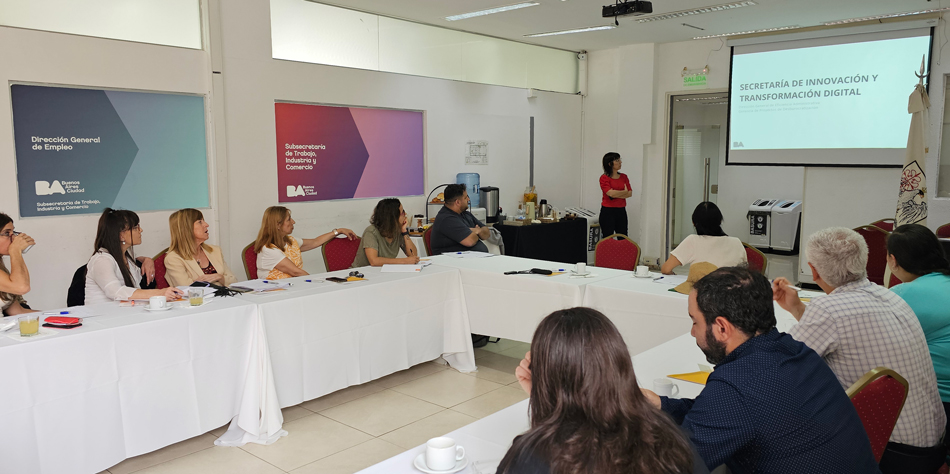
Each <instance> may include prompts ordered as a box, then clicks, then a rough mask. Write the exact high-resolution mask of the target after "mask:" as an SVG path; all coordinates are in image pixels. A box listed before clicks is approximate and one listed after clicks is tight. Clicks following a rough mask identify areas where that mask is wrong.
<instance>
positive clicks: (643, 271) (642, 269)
mask: <svg viewBox="0 0 950 474" xmlns="http://www.w3.org/2000/svg"><path fill="white" fill-rule="evenodd" d="M637 276H639V277H645V276H650V267H648V266H646V265H637Z"/></svg>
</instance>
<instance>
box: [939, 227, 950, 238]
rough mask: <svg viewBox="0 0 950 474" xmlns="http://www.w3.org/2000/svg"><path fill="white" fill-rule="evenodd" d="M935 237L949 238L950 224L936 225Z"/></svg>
mask: <svg viewBox="0 0 950 474" xmlns="http://www.w3.org/2000/svg"><path fill="white" fill-rule="evenodd" d="M937 237H939V238H941V239H950V224H944V225H942V226H940V227H937Z"/></svg>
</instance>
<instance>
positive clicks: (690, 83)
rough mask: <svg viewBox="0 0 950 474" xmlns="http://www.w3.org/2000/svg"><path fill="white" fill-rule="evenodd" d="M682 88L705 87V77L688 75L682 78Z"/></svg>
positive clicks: (702, 75) (703, 75)
mask: <svg viewBox="0 0 950 474" xmlns="http://www.w3.org/2000/svg"><path fill="white" fill-rule="evenodd" d="M683 87H701V88H704V87H706V75H705V74H688V75H686V76H683Z"/></svg>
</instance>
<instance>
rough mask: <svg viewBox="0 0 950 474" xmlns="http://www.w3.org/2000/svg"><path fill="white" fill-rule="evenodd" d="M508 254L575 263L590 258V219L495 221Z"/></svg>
mask: <svg viewBox="0 0 950 474" xmlns="http://www.w3.org/2000/svg"><path fill="white" fill-rule="evenodd" d="M495 228H496V229H498V230H499V231H501V237H502V239H504V241H505V255H511V256H514V257H524V258H534V259H538V260H549V261H552V262H561V263H568V264H574V263H578V262H587V221H586V220H584V219H574V220H563V221H560V222H552V223H550V224H532V225H525V226H516V225H504V224H502V223H497V224H495Z"/></svg>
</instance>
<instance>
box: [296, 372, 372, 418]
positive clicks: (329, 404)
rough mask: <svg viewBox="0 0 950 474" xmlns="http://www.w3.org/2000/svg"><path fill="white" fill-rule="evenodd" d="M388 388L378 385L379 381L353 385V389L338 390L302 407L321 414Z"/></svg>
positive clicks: (305, 403) (302, 404)
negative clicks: (328, 409)
mask: <svg viewBox="0 0 950 474" xmlns="http://www.w3.org/2000/svg"><path fill="white" fill-rule="evenodd" d="M385 389H386V387H384V386H382V385H380V384H379V383H377V381H375V380H374V381H372V382H366V383H364V384H361V385H353V386H351V387H346V388H344V389H343V390H338V391H336V392H333V393H331V394H328V395H324V396H322V397H320V398H316V399H313V400H310V401H309V402H303V403H301V404H300V406H302V407H304V408H306V409H307V410H310V411H312V412H321V411H323V410H326V409H327V408H333V407H335V406H337V405H342V404H344V403H346V402H349V401H353V400H356V399H358V398H363V397H365V396H367V395H372V394H374V393H376V392H379V391H381V390H385Z"/></svg>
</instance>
